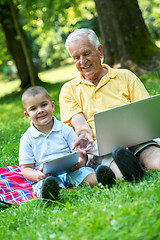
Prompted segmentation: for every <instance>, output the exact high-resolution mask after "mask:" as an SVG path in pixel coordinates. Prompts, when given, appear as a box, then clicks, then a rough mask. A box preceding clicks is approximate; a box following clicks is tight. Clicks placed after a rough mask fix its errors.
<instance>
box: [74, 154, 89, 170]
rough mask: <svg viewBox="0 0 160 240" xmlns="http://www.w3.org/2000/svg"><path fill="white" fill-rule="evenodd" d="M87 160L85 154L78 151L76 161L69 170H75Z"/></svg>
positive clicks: (83, 165) (84, 164)
mask: <svg viewBox="0 0 160 240" xmlns="http://www.w3.org/2000/svg"><path fill="white" fill-rule="evenodd" d="M87 160H88V157H87V154H83V153H82V152H80V153H79V160H78V163H77V164H75V165H74V166H73V167H72V168H71V171H75V170H77V169H79V168H81V167H85V166H86V163H87Z"/></svg>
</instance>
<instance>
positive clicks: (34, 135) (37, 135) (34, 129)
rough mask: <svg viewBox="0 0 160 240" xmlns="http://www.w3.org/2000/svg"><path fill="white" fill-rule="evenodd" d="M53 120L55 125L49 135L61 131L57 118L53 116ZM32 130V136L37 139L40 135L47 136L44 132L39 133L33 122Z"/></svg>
mask: <svg viewBox="0 0 160 240" xmlns="http://www.w3.org/2000/svg"><path fill="white" fill-rule="evenodd" d="M53 119H54V124H53V127H52V129H51V131H50V133H49V134H51V132H58V131H60V130H61V127H60V125H59V124H58V120H57V119H56V117H55V116H53ZM30 130H31V132H32V136H33V137H35V138H37V137H39V136H40V135H43V136H46V134H45V133H42V132H40V131H38V130H37V128H35V126H34V125H33V122H31V126H30ZM49 134H48V135H49Z"/></svg>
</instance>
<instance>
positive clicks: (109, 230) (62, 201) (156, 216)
mask: <svg viewBox="0 0 160 240" xmlns="http://www.w3.org/2000/svg"><path fill="white" fill-rule="evenodd" d="M71 69H72V66H70V69H69V68H67V67H65V68H64V69H63V68H62V67H61V68H60V69H56V70H52V71H49V72H44V73H41V74H40V77H41V78H42V79H43V81H45V82H46V83H45V87H46V88H47V90H48V91H49V93H50V94H51V96H52V98H53V100H54V101H55V116H56V117H57V118H58V119H60V114H59V105H58V96H59V91H60V89H61V86H62V85H63V83H64V82H65V81H66V80H69V79H71V78H72V77H73V76H71V74H70V73H71ZM62 73H63V74H62ZM75 74H76V73H75V72H74V73H73V75H75ZM53 76H55V77H54V78H53ZM47 79H48V82H49V83H47ZM140 79H141V80H142V81H143V83H144V84H145V86H146V88H147V89H148V91H149V93H150V95H155V94H159V93H160V84H159V80H160V72H156V73H154V74H147V75H143V76H140ZM15 81H17V80H15ZM17 83H18V82H16V84H17ZM1 84H2V83H1V82H0V89H2V88H1ZM5 84H6V85H4V87H5V86H6V95H4V94H3V95H1V98H0V113H1V114H0V148H1V151H0V167H3V166H8V165H17V164H18V148H19V140H20V137H21V136H22V134H23V133H24V131H25V130H26V129H27V128H28V126H29V124H30V123H29V120H28V119H26V117H25V116H24V115H23V108H22V104H21V92H17V93H11V92H12V91H14V90H15V88H16V87H17V85H16V84H15V85H14V84H13V82H7V81H6V82H5ZM7 94H8V95H7ZM149 173H150V174H151V176H152V177H148V178H146V179H145V180H143V181H141V182H139V183H129V182H126V181H124V180H123V179H122V180H120V181H118V182H117V184H116V185H115V186H114V187H113V188H111V189H108V188H101V187H94V188H91V187H89V186H84V187H82V188H75V189H74V190H66V189H63V190H61V191H60V195H59V197H58V199H57V201H55V202H53V203H52V204H50V205H47V204H45V203H42V202H41V201H40V200H38V199H33V200H30V201H28V202H25V203H23V204H19V205H17V206H15V207H12V208H8V209H5V210H1V211H0V239H3V240H11V239H13V240H32V239H36V240H48V239H55V240H61V239H64V240H92V239H93V240H103V239H105V240H108V239H109V240H112V239H113V240H114V239H116V240H128V239H137V240H142V239H143V240H144V239H145V240H152V239H154V240H155V239H157V240H158V239H160V204H159V203H160V191H159V186H160V179H159V176H160V173H159V172H158V171H149Z"/></svg>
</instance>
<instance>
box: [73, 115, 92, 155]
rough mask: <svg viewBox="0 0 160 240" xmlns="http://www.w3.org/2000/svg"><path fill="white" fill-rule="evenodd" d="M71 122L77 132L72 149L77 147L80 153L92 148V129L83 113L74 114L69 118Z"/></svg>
mask: <svg viewBox="0 0 160 240" xmlns="http://www.w3.org/2000/svg"><path fill="white" fill-rule="evenodd" d="M71 124H72V126H73V127H74V129H75V132H76V134H77V136H78V137H77V139H76V140H75V142H74V143H73V147H72V149H75V148H76V149H77V150H78V151H80V152H82V153H84V154H85V153H86V152H88V151H89V150H91V149H92V143H93V135H92V130H91V128H90V126H89V124H88V123H87V120H86V119H85V117H84V115H83V113H78V114H76V115H74V116H73V117H72V119H71Z"/></svg>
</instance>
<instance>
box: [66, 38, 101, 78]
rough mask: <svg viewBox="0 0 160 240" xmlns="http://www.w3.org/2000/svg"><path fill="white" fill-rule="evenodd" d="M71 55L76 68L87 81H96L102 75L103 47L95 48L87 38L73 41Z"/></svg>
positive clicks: (70, 48)
mask: <svg viewBox="0 0 160 240" xmlns="http://www.w3.org/2000/svg"><path fill="white" fill-rule="evenodd" d="M69 51H70V55H71V56H72V58H73V60H74V62H75V64H76V68H77V69H78V71H79V72H80V73H81V74H82V75H83V77H84V78H85V79H86V80H92V81H93V80H94V79H97V78H98V77H99V75H101V72H102V69H103V68H102V65H101V58H102V56H103V47H102V45H99V47H98V49H96V48H95V46H93V45H92V44H91V43H90V42H89V39H88V37H87V36H84V37H82V39H78V40H75V41H73V42H72V43H71V44H70V45H69Z"/></svg>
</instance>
